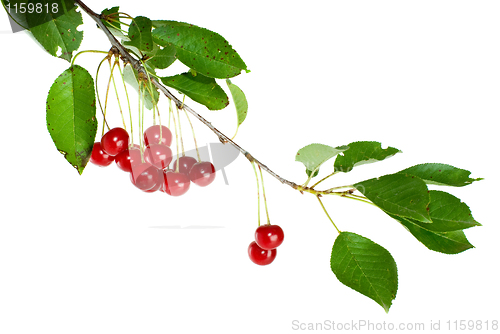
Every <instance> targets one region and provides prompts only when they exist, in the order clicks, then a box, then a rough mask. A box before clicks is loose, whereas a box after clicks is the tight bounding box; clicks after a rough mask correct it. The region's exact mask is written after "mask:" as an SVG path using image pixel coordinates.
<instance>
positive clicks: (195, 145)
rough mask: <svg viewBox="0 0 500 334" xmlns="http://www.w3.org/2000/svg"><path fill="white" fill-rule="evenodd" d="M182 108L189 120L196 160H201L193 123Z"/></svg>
mask: <svg viewBox="0 0 500 334" xmlns="http://www.w3.org/2000/svg"><path fill="white" fill-rule="evenodd" d="M182 110H184V113H185V114H186V118H187V120H188V122H189V125H190V126H191V131H192V132H193V139H194V147H195V148H196V154H197V155H198V162H201V158H200V151H199V150H198V143H197V142H196V136H195V134H194V127H193V123H191V120H190V119H189V115H188V113H187V111H186V110H185V109H182Z"/></svg>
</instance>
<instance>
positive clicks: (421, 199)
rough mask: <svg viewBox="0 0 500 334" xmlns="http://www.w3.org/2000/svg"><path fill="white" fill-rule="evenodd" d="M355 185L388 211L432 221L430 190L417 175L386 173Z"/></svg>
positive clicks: (426, 221)
mask: <svg viewBox="0 0 500 334" xmlns="http://www.w3.org/2000/svg"><path fill="white" fill-rule="evenodd" d="M354 187H355V188H356V189H357V190H359V191H360V192H361V193H362V194H363V195H365V196H366V197H367V198H368V199H369V200H371V201H372V202H373V203H374V204H375V205H377V206H378V207H379V208H381V209H382V210H384V211H386V212H387V213H392V214H396V215H398V216H403V217H410V218H414V219H416V220H418V221H420V222H423V223H432V220H431V218H430V216H429V212H428V206H429V203H430V196H429V190H428V189H427V186H426V185H425V182H424V181H422V180H421V179H420V178H418V177H416V176H413V175H406V174H390V175H384V176H381V177H378V178H373V179H369V180H366V181H363V182H359V183H357V184H355V185H354Z"/></svg>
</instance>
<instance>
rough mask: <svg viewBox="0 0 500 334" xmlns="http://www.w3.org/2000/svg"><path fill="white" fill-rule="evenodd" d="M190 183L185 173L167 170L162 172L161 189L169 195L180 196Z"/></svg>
mask: <svg viewBox="0 0 500 334" xmlns="http://www.w3.org/2000/svg"><path fill="white" fill-rule="evenodd" d="M190 184H191V182H190V180H189V177H188V176H187V175H186V174H183V173H176V172H174V171H172V170H169V171H165V172H164V173H163V188H162V189H161V191H163V192H165V193H167V194H169V195H171V196H181V195H183V194H185V193H186V192H187V191H188V190H189V185H190Z"/></svg>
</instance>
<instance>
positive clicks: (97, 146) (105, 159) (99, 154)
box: [90, 142, 114, 167]
mask: <svg viewBox="0 0 500 334" xmlns="http://www.w3.org/2000/svg"><path fill="white" fill-rule="evenodd" d="M113 160H114V157H113V156H111V155H109V154H107V153H106V152H104V151H103V150H102V146H101V143H100V142H95V143H94V147H93V148H92V154H91V155H90V162H91V163H93V164H94V165H97V166H100V167H106V166H109V165H110V164H111V163H112V162H113Z"/></svg>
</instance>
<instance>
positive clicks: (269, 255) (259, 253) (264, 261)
mask: <svg viewBox="0 0 500 334" xmlns="http://www.w3.org/2000/svg"><path fill="white" fill-rule="evenodd" d="M248 256H249V257H250V260H252V262H253V263H255V264H258V265H259V266H265V265H268V264H270V263H271V262H273V261H274V259H275V258H276V248H275V249H269V250H266V249H262V248H260V247H259V245H257V243H256V242H255V241H252V242H251V243H250V245H249V246H248Z"/></svg>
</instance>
